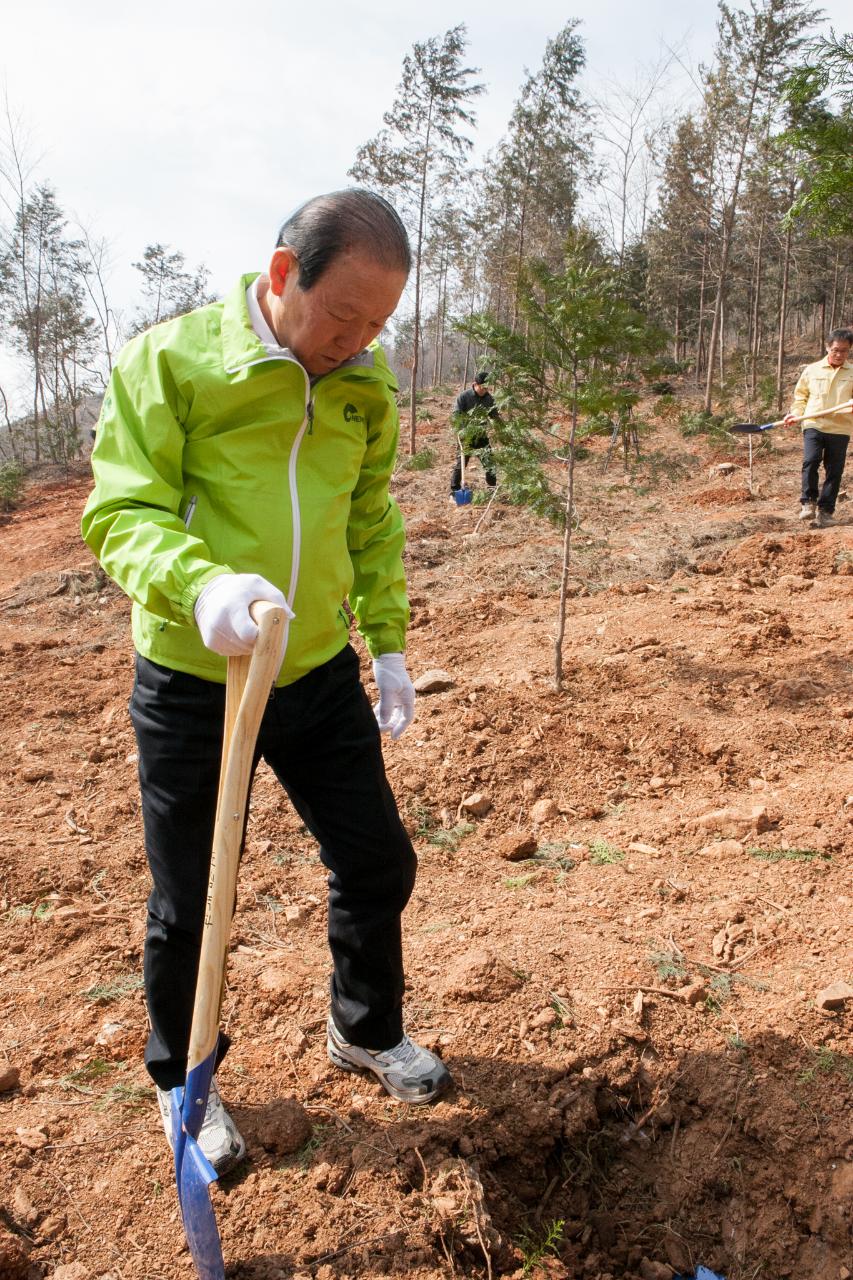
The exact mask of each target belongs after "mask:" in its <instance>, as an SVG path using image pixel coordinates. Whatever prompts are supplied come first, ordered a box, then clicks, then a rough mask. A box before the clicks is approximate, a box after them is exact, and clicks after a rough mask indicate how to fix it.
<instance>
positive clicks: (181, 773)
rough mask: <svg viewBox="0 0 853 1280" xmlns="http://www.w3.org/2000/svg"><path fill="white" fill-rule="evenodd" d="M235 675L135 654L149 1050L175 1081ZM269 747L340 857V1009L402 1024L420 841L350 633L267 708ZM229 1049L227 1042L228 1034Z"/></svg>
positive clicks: (334, 1003)
mask: <svg viewBox="0 0 853 1280" xmlns="http://www.w3.org/2000/svg"><path fill="white" fill-rule="evenodd" d="M224 709H225V687H224V685H219V684H214V683H211V682H210V681H207V680H200V679H198V678H197V677H196V676H190V675H185V674H184V673H183V672H180V671H172V670H170V669H169V668H167V667H161V666H159V665H157V664H156V663H153V662H149V661H147V659H145V658H141V657H139V658H137V665H136V682H135V685H134V690H133V697H132V698H131V703H130V714H131V720H132V722H133V727H134V730H135V732H136V740H137V743H138V747H139V780H140V786H141V790H142V815H143V820H144V825H145V845H146V852H147V855H148V864H149V867H150V869H151V875H152V878H153V881H154V887H153V889H152V891H151V895H150V897H149V899H148V926H147V933H146V939H145V964H144V970H145V990H146V997H147V1001H148V1014H149V1019H150V1027H151V1029H150V1034H149V1037H148V1044H147V1047H146V1050H145V1063H146V1066H147V1067H148V1070H149V1072H150V1074H151V1076H152V1077H153V1079H154V1081H155V1082H156V1083H157V1084H158V1085H160V1087H161V1088H163V1089H171V1088H174V1087H175V1086H176V1085H179V1084H183V1083H184V1080H185V1077H186V1058H187V1047H188V1044H189V1034H190V1026H191V1022H192V1008H193V1001H194V997H195V983H196V975H197V972H198V955H199V947H200V942H201V931H202V922H203V911H204V902H205V895H206V890H207V879H208V871H209V867H210V852H211V847H212V843H213V825H214V818H215V809H216V794H217V788H218V783H219V769H220V763H221V760H220V757H221V752H222V734H223V719H224ZM261 757H263V759H264V760H266V761H267V763H268V764H269V765H270V767H271V768H272V769H273V771H274V772H275V774H276V776H277V777H278V779H279V781H280V782H281V784H282V786H283V787H284V789H285V791H286V792H287V794H288V796H289V797H290V800H291V801H292V803H293V806H294V808H295V809H296V811H297V812H298V814H299V816H300V817H301V818H302V821H303V822H304V823H305V825H306V827H307V828H308V829H309V831H310V832H311V833H312V835H313V836H314V837H315V838H316V839H317V840H318V841H319V844H320V857H321V859H322V861H323V863H324V865H325V866H326V867H327V868H328V871H329V946H330V948H331V953H332V963H333V972H332V979H331V1009H332V1014H333V1017H334V1019H335V1022H336V1023H337V1025H338V1027H339V1029H340V1030H341V1032H342V1033H343V1035H344V1036H345V1038H346V1039H347V1040H348V1041H350V1042H351V1043H353V1044H358V1045H361V1046H362V1047H363V1048H368V1049H389V1048H391V1046H392V1045H395V1044H397V1043H398V1042H399V1040H400V1039H401V1038H402V1035H403V1021H402V1001H403V960H402V944H401V936H400V915H401V912H402V910H403V908H404V907H405V905H406V903H407V902H408V900H409V897H410V895H411V892H412V888H413V886H414V882H415V866H416V860H415V853H414V850H413V848H412V842H411V840H410V839H409V837H408V835H407V834H406V831H405V829H404V827H403V825H402V823H401V821H400V817H399V814H398V812H397V806H396V804H395V802H394V797H393V795H392V794H391V789H390V787H389V786H388V782H387V779H386V777H385V767H384V764H383V760H382V748H381V744H380V738H379V730H378V728H377V725H376V718H375V716H374V714H373V710H372V708H371V706H370V703H369V701H368V699H367V695H366V693H365V692H364V689H363V688H362V685H361V682H360V680H359V673H358V658H357V657H356V655H355V653H354V651H353V650H352V649H351V648H350V647H349V645H348V646H347V647H346V648H345V649H343V650H342V651H341V653H339V654H338V655H337V656H336V657H335V658H333V659H332V660H331V661H330V662H327V663H325V664H324V665H323V666H322V667H318V668H317V669H316V670H315V671H312V672H310V674H309V675H307V676H305V677H303V679H301V680H297V681H296V683H295V684H292V685H288V686H286V687H285V688H283V689H276V690H275V691H274V693H273V695H272V696H271V697H270V701H269V703H268V705H267V708H266V710H265V712H264V718H263V721H262V724H261V729H260V733H259V735H258V746H257V751H256V758H255V764H256V765H257V762H258V760H259V759H260V758H261ZM221 1045H222V1046H223V1047H222V1052H224V1048H226V1047H227V1042H226V1041H225V1039H224V1037H223V1038H222V1042H221Z"/></svg>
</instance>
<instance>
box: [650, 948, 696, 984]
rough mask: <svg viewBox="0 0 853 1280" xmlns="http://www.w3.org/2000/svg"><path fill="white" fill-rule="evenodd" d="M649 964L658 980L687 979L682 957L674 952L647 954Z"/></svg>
mask: <svg viewBox="0 0 853 1280" xmlns="http://www.w3.org/2000/svg"><path fill="white" fill-rule="evenodd" d="M649 964H650V965H651V966H652V967H653V968H654V970H655V971H656V973H657V975H658V977H659V978H686V977H687V969H686V967H685V964H684V957H683V956H680V955H678V954H677V953H676V952H675V951H651V952H649Z"/></svg>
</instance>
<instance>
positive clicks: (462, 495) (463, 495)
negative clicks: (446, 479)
mask: <svg viewBox="0 0 853 1280" xmlns="http://www.w3.org/2000/svg"><path fill="white" fill-rule="evenodd" d="M457 439H458V441H459V458H460V469H459V488H458V489H454V490H453V501H454V502H455V503H456V505H457V507H467V505H468V503H469V502H470V501H471V499H472V498H473V497H474V494H473V491H472V490H471V489H469V488H468V487H467V486H466V484H465V443H464V441H463V439H462V436H461V434H460V435H459V436H457Z"/></svg>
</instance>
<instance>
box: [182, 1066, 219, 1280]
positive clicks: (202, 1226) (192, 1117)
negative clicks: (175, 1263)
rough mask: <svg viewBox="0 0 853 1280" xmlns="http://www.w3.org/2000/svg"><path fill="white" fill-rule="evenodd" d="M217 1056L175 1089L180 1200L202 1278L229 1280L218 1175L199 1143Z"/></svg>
mask: <svg viewBox="0 0 853 1280" xmlns="http://www.w3.org/2000/svg"><path fill="white" fill-rule="evenodd" d="M215 1059H216V1048H215V1047H214V1050H213V1052H212V1053H211V1054H209V1055H208V1057H206V1058H205V1060H204V1062H200V1063H199V1065H198V1066H197V1067H194V1068H193V1070H192V1071H190V1072H188V1073H187V1081H186V1085H185V1087H184V1088H183V1089H182V1088H177V1089H173V1090H172V1092H171V1103H172V1138H173V1143H172V1145H173V1147H174V1151H175V1178H176V1180H177V1184H178V1200H179V1202H180V1205H181V1217H182V1218H183V1222H184V1232H185V1234H186V1237H187V1244H188V1245H189V1249H190V1253H191V1255H192V1260H193V1262H194V1264H195V1269H196V1271H197V1273H198V1275H199V1277H200V1280H225V1263H224V1262H223V1259H222V1246H221V1244H220V1242H219V1230H218V1228H217V1226H216V1216H215V1214H214V1212H213V1205H212V1204H211V1203H210V1191H209V1190H208V1188H209V1186H210V1184H211V1182H215V1181H216V1179H217V1176H218V1175H217V1173H216V1170H215V1169H214V1167H213V1165H212V1164H211V1163H210V1161H209V1160H208V1159H207V1156H205V1154H204V1152H203V1151H202V1149H201V1147H200V1146H199V1145H198V1135H199V1132H200V1131H201V1126H202V1123H203V1121H204V1113H205V1109H206V1107H207V1096H208V1093H209V1092H210V1081H211V1079H212V1078H213V1069H214V1066H215Z"/></svg>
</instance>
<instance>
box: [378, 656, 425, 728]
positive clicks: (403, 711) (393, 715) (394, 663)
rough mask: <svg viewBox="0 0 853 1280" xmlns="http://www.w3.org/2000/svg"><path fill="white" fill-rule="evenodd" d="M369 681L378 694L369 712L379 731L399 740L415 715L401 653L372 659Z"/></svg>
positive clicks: (412, 686) (410, 683)
mask: <svg viewBox="0 0 853 1280" xmlns="http://www.w3.org/2000/svg"><path fill="white" fill-rule="evenodd" d="M373 679H374V680H375V681H376V687H377V689H378V690H379V701H378V702H377V703H376V705H375V707H374V708H373V710H374V713H375V715H376V719H377V721H378V722H379V730H380V732H381V733H390V734H391V737H392V738H399V736H400V734H401V733H402V732H403V731H404V730H405V729H406V728H407V727H408V725H410V724H411V723H412V720H413V718H414V714H415V686H414V685H413V684H412V682H411V680H410V679H409V673H408V672H407V671H406V659H405V658H404V657H403V655H402V653H383V654H382V655H381V657H379V658H374V659H373Z"/></svg>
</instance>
